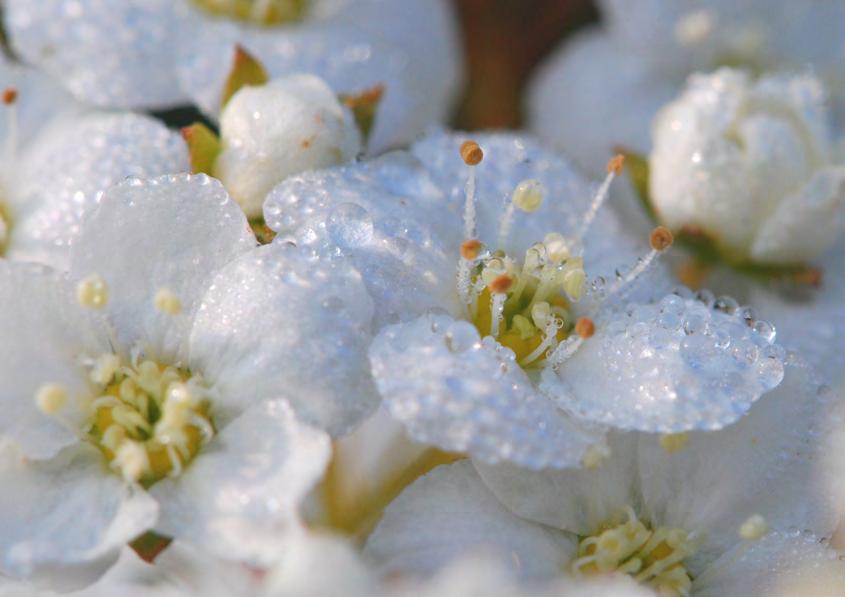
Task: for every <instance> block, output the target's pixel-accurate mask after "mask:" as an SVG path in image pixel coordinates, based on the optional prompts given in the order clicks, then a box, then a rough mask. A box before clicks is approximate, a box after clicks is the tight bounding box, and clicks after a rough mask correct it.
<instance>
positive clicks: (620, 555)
mask: <svg viewBox="0 0 845 597" xmlns="http://www.w3.org/2000/svg"><path fill="white" fill-rule="evenodd" d="M624 518H625V520H624V521H623V522H621V523H619V522H616V521H613V522H611V523H609V524H607V525H605V526H603V527H602V528H601V529H599V531H598V532H597V533H596V534H594V535H590V536H589V537H585V538H583V539H581V541H580V542H579V543H578V555H577V556H576V558H575V560H573V561H572V563H571V568H572V571H573V573H574V574H576V575H582V576H592V575H598V574H608V573H611V572H620V573H623V574H628V575H630V576H632V577H633V578H634V580H636V581H637V582H639V583H642V584H644V585H647V586H649V587H651V588H652V589H654V590H655V591H657V592H658V593H659V594H660V595H667V596H687V595H689V594H690V589H691V587H692V578H690V575H689V573H688V572H687V569H686V567H685V566H684V560H686V559H687V558H689V557H690V556H692V555H693V554H695V552H696V549H697V544H696V542H695V540H694V539H693V537H692V536H691V534H690V533H687V532H686V531H684V530H683V529H675V528H668V527H657V528H655V529H652V528H650V527H649V525H647V524H645V523H644V522H643V521H641V520H639V519H638V518H637V515H636V514H635V513H634V510H633V509H632V508H631V507H630V506H626V507H625V510H624Z"/></svg>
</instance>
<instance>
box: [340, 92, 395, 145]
mask: <svg viewBox="0 0 845 597" xmlns="http://www.w3.org/2000/svg"><path fill="white" fill-rule="evenodd" d="M383 96H384V86H383V85H376V86H375V87H371V88H370V89H367V90H366V91H362V92H361V93H356V94H340V95H338V99H340V101H341V103H342V104H343V105H345V106H346V107H347V108H349V109H350V110H351V111H352V115H353V116H354V117H355V124H356V125H358V130H359V131H361V137H362V138H363V139H364V143H365V144H366V142H367V141H368V140H369V138H370V133H371V132H372V130H373V125H374V124H375V121H376V114H377V112H378V107H379V105H380V104H381V98H382V97H383Z"/></svg>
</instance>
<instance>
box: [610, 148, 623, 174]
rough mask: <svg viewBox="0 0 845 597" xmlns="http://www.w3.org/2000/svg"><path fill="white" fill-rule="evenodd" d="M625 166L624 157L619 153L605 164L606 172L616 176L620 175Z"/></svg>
mask: <svg viewBox="0 0 845 597" xmlns="http://www.w3.org/2000/svg"><path fill="white" fill-rule="evenodd" d="M624 166H625V156H624V155H622V154H621V153H617V154H616V155H615V156H613V157H612V158H611V159H610V161H609V162H608V163H607V171H608V173H611V172H612V173H613V174H615V175H616V176H619V175H620V174H622V168H623V167H624Z"/></svg>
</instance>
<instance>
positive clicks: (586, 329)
mask: <svg viewBox="0 0 845 597" xmlns="http://www.w3.org/2000/svg"><path fill="white" fill-rule="evenodd" d="M575 333H576V334H578V337H580V338H584V339H586V338H592V337H593V334H595V333H596V324H595V323H593V320H592V319H590V318H589V317H582V318H581V319H579V320H578V321H577V322H576V323H575Z"/></svg>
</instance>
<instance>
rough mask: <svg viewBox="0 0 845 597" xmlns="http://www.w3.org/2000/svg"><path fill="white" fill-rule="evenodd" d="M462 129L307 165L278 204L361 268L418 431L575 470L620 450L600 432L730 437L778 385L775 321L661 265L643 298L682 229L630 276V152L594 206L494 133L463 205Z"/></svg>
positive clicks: (308, 243)
mask: <svg viewBox="0 0 845 597" xmlns="http://www.w3.org/2000/svg"><path fill="white" fill-rule="evenodd" d="M462 140H463V139H462V138H461V137H459V136H452V135H443V134H438V135H434V136H432V137H430V138H428V139H425V140H424V141H422V142H420V143H418V144H417V145H415V146H414V147H413V148H412V150H411V152H410V154H404V153H397V154H391V155H388V156H385V157H384V158H381V159H379V160H374V161H371V162H365V163H361V164H354V165H350V166H347V167H342V168H337V169H333V170H328V171H323V172H316V173H310V174H304V175H300V176H296V177H293V178H290V179H288V180H287V181H285V182H283V183H282V184H281V185H279V186H278V187H276V189H274V190H273V192H271V194H270V196H269V197H268V200H267V202H266V203H265V219H266V221H267V224H268V225H269V226H270V227H271V228H273V229H274V230H275V231H276V232H278V233H279V235H278V236H277V237H276V241H275V242H281V243H284V242H287V241H289V240H292V241H294V242H295V243H296V244H297V245H298V246H299V247H300V248H301V249H303V250H308V251H312V252H314V253H316V254H318V255H321V256H325V257H326V258H333V257H336V256H341V258H343V259H344V261H346V260H348V261H349V262H350V263H352V264H353V265H354V267H355V268H356V269H357V270H358V271H360V272H361V273H362V278H363V280H364V283H365V284H366V285H367V289H368V291H369V294H370V296H371V298H372V299H373V302H374V305H375V315H374V322H375V327H374V331H375V338H374V341H373V343H372V346H371V347H370V349H369V356H370V361H371V363H372V374H373V376H374V378H375V380H376V384H377V386H378V388H379V391H380V393H381V395H382V397H383V398H384V400H385V403H386V405H387V407H388V408H389V410H390V411H391V413H392V414H393V416H394V417H396V418H398V419H399V420H400V421H402V422H403V423H404V424H405V425H406V427H407V428H408V429H409V431H410V433H411V435H412V436H413V437H414V438H415V439H417V440H421V441H424V442H426V443H431V444H435V445H437V446H438V447H440V448H442V449H445V450H451V451H459V452H465V451H468V452H469V453H470V454H472V455H473V456H474V457H477V458H480V459H483V460H485V461H489V462H496V461H510V462H516V463H519V464H521V465H524V466H528V467H532V468H543V467H555V468H561V467H569V466H578V465H580V464H583V463H594V462H595V460H596V459H598V458H600V456H601V455H602V454H604V453H605V448H604V446H603V435H604V432H603V431H602V430H595V429H592V428H591V426H592V425H595V424H604V425H610V426H612V427H618V428H623V429H637V430H642V431H651V432H660V433H676V432H682V431H687V430H691V429H718V428H720V427H722V426H724V425H727V424H729V423H732V422H734V421H736V420H737V419H738V418H740V417H741V416H742V415H743V414H744V413H745V412H746V411H747V409H748V407H749V406H750V405H751V403H752V402H753V401H754V400H756V399H757V397H759V396H760V395H761V394H762V393H763V392H765V391H767V390H769V389H771V388H772V387H774V386H776V385H777V384H778V383H779V382H780V380H781V377H782V358H783V353H782V350H781V349H780V348H779V347H778V346H777V345H775V344H773V343H772V342H773V336H774V333H773V330H772V329H771V328H770V327H769V326H767V324H765V322H756V323H755V322H753V321H750V320H749V318H748V317H747V311H746V310H743V309H740V308H738V306H737V305H736V303H735V302H733V301H731V300H730V299H722V300H719V301H716V302H715V303H714V302H713V301H712V299H709V302H705V303H702V302H700V301H698V300H696V299H695V298H694V297H693V296H692V295H686V294H682V295H668V296H664V295H665V292H666V291H665V290H664V282H663V281H662V278H660V277H659V276H657V275H654V276H653V279H652V280H651V285H650V286H649V287H648V288H642V287H640V288H639V291H640V292H641V297H646V300H642V299H641V298H636V299H635V298H634V297H633V296H631V293H632V292H633V291H634V290H635V288H634V285H633V283H634V281H636V280H638V279H639V278H640V277H642V276H643V274H644V273H645V272H646V271H647V270H648V271H650V272H651V273H653V274H659V273H660V270H659V269H655V268H651V270H649V264H650V263H651V262H652V261H653V260H654V259H655V258H656V256H657V254H658V253H659V252H660V250H662V249H664V248H665V246H666V242H668V241H669V240H670V239H669V238H668V237H664V236H663V235H664V234H667V231H665V230H659V231H657V232H656V233H655V235H654V237H653V238H652V241H653V243H654V247H655V248H652V249H651V251H649V252H647V253H646V255H645V257H644V258H643V259H642V261H639V262H637V264H636V266H634V267H633V268H631V269H630V270H629V269H625V264H627V263H631V262H633V261H635V259H636V257H635V256H634V254H635V253H634V251H635V249H634V248H633V247H630V246H627V245H626V243H625V242H624V240H622V238H621V231H620V230H619V228H618V224H617V223H616V222H615V221H614V220H613V219H612V214H611V213H609V212H607V211H605V210H599V207H600V204H601V201H602V200H603V198H604V197H605V195H606V193H607V188H608V186H609V184H610V182H611V181H612V179H613V177H614V176H615V172H616V171H617V170H618V167H619V163H618V161H614V163H613V168H612V172H610V173H609V174H608V177H607V179H606V180H605V182H604V183H603V184H602V186H601V188H600V190H599V192H598V193H597V195H596V198H595V200H594V201H592V202H591V201H590V199H589V194H590V193H589V191H588V189H587V188H586V186H585V185H584V184H583V183H582V182H581V181H580V179H578V177H577V176H576V175H575V174H574V173H573V171H572V170H571V168H570V167H569V166H568V165H567V164H566V163H565V162H563V161H561V160H560V159H559V158H557V157H555V156H554V155H552V154H550V153H548V152H546V151H545V150H543V149H542V148H540V147H538V146H537V145H535V144H534V143H533V142H531V141H530V140H526V139H522V138H519V137H513V136H510V135H491V136H484V137H483V138H482V145H483V147H484V150H485V151H487V152H488V153H489V156H490V158H489V159H485V160H484V161H482V162H481V163H480V164H478V165H477V166H473V167H471V168H470V178H469V184H468V188H469V192H468V194H467V197H466V198H465V197H464V191H463V189H464V184H465V177H466V169H467V166H465V165H464V164H463V163H462V162H461V161H460V160H459V159H458V156H457V154H458V148H459V147H460V146H461V141H462ZM467 151H471V152H476V151H480V149H479V148H478V147H475V148H474V149H473V148H472V147H470V148H469V150H467ZM465 157H466V158H467V159H468V160H469V161H473V155H469V154H467V155H465ZM475 157H478V156H477V155H476V156H475ZM476 169H477V172H476ZM526 180H528V181H532V182H530V183H526V184H520V183H521V182H522V181H526ZM515 187H516V188H517V190H516V193H515V194H514V188H515ZM538 188H542V189H543V191H542V193H541V200H538V198H537V196H536V194H537V189H538ZM542 196H545V198H544V199H542ZM512 197H513V199H512ZM462 212H463V213H464V224H463V225H462V223H461V215H460V214H461V213H462ZM528 212H531V213H528ZM479 239H480V240H479ZM482 241H483V242H482ZM582 241H583V244H582ZM661 241H662V242H661ZM484 243H489V249H488V248H487V246H485V244H484ZM583 247H586V250H584V249H583ZM497 251H498V252H497ZM615 270H616V271H617V272H618V275H617V273H614V271H615ZM585 272H589V273H590V275H591V276H596V277H595V278H592V279H590V280H588V279H587V277H586V273H585ZM602 274H603V275H605V276H608V278H607V279H609V280H610V281H609V282H608V281H606V279H605V278H599V277H598V275H602ZM652 301H654V304H652ZM576 323H577V325H576ZM751 325H756V328H754V329H753V328H752V327H750V326H751ZM590 336H592V337H590ZM573 416H574V417H576V418H577V419H578V420H579V421H575V420H574V419H573Z"/></svg>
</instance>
